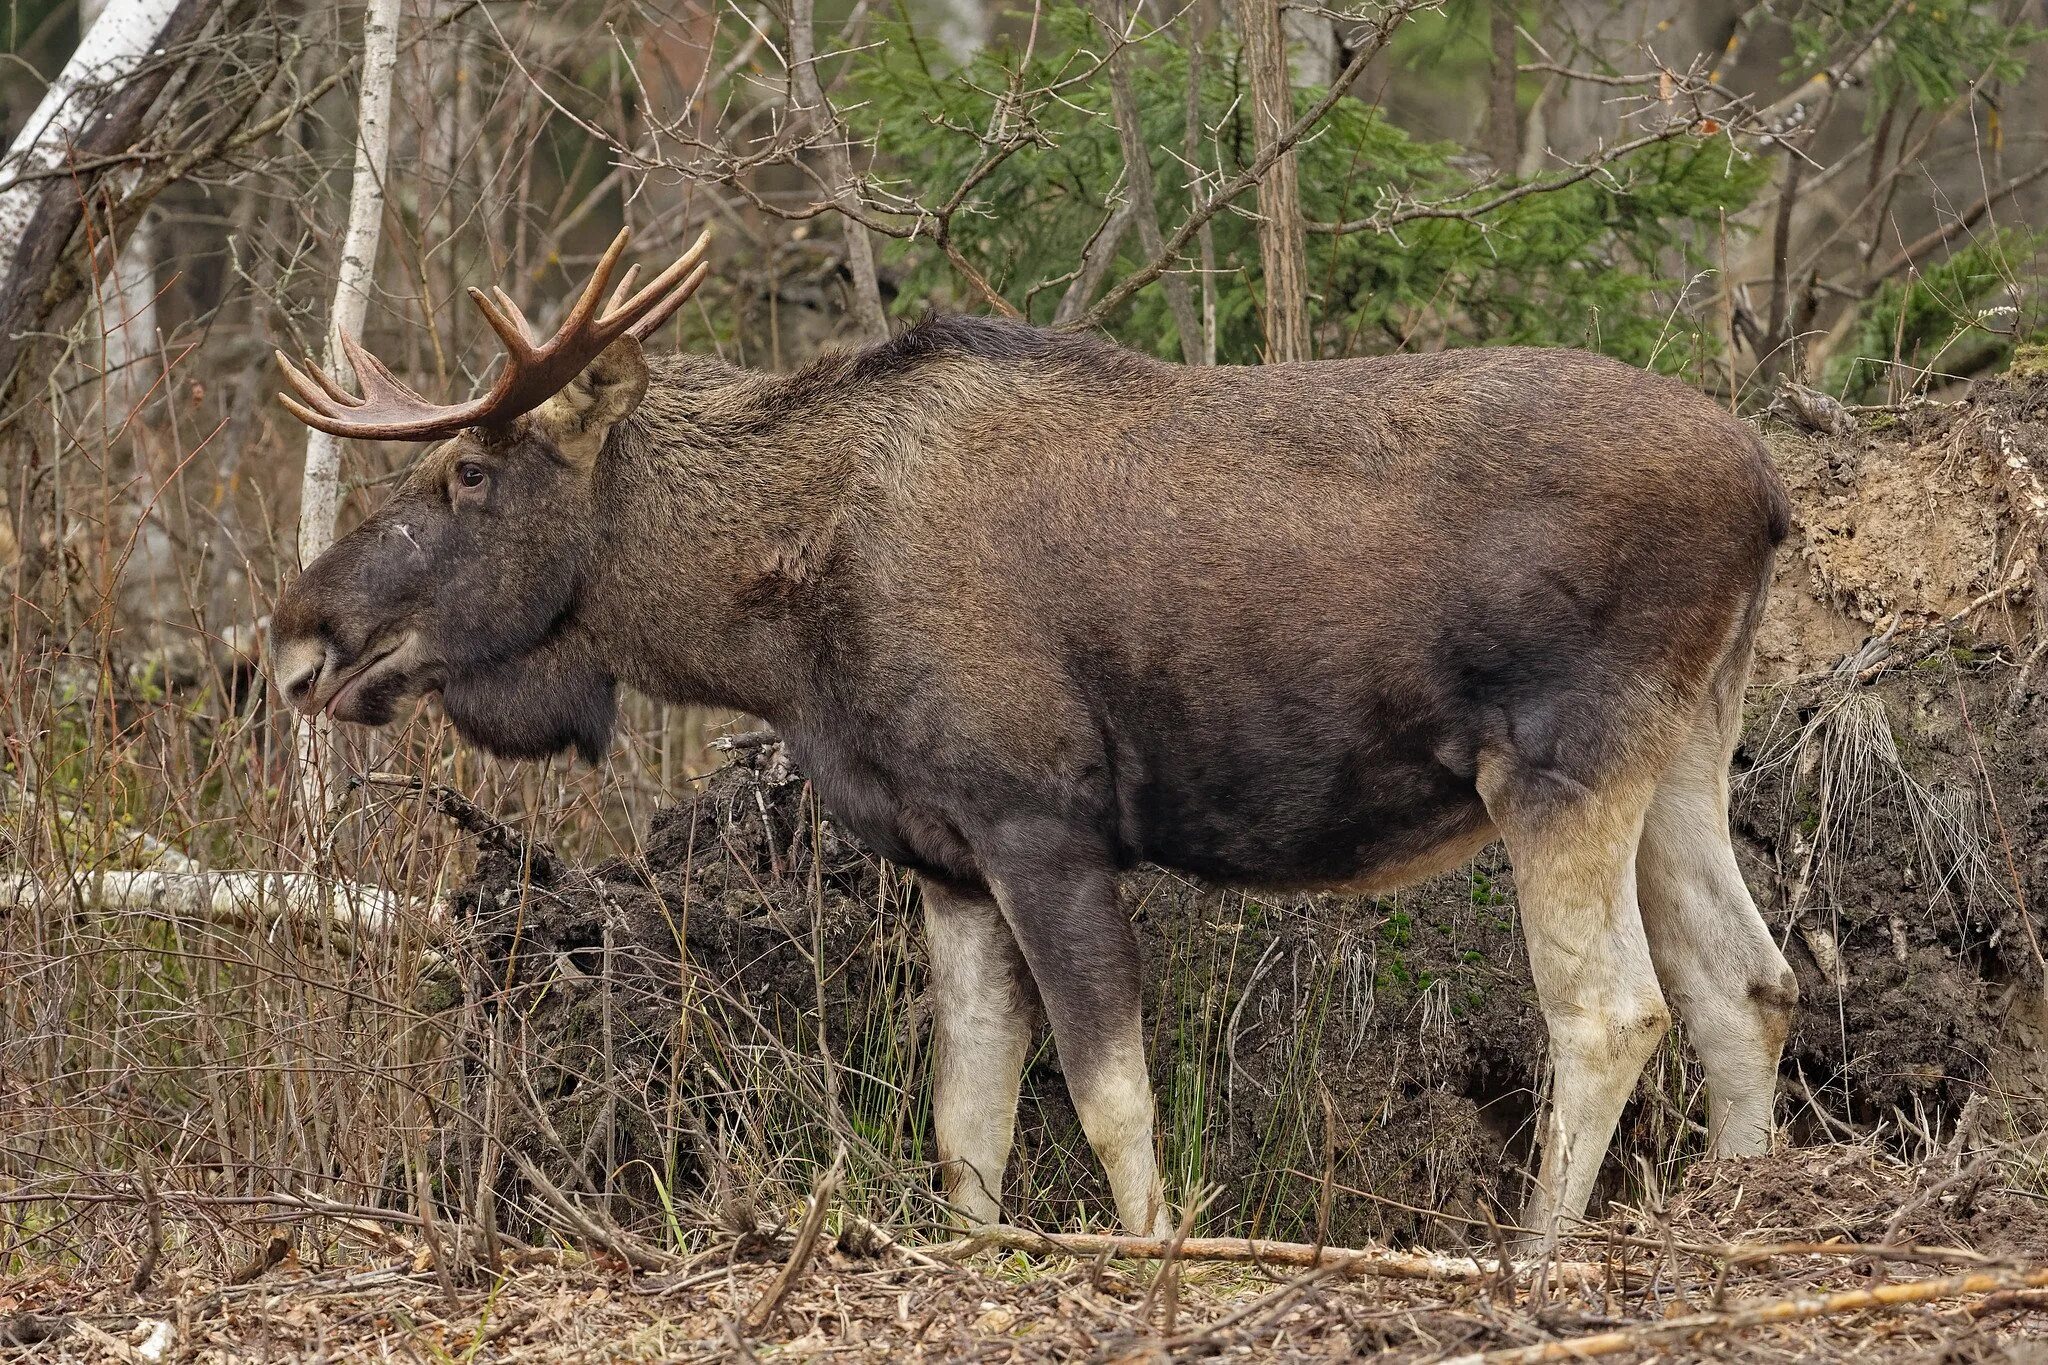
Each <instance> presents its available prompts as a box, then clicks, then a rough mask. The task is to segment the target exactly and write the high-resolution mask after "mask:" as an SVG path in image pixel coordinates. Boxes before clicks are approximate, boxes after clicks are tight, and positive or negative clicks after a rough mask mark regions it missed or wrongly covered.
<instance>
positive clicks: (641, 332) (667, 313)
mask: <svg viewBox="0 0 2048 1365" xmlns="http://www.w3.org/2000/svg"><path fill="white" fill-rule="evenodd" d="M710 273H711V262H709V261H703V262H700V263H699V264H698V266H697V268H696V269H695V270H692V271H691V272H690V276H689V278H688V279H686V280H684V281H683V282H682V283H681V284H679V285H677V286H676V287H675V289H674V291H673V292H671V293H670V294H669V296H668V297H667V298H665V299H663V300H662V301H661V302H660V303H658V304H656V305H655V306H654V307H653V308H650V309H649V310H648V311H647V316H645V317H643V318H641V319H640V320H639V321H638V322H636V323H634V324H633V325H632V326H631V327H629V328H627V329H626V330H627V331H628V332H630V333H631V334H632V337H633V339H634V340H635V341H645V340H647V338H648V337H650V336H652V335H654V332H655V330H656V329H657V328H659V327H660V326H661V324H662V323H664V322H667V321H668V320H669V318H670V317H671V316H672V315H673V314H674V313H675V311H676V309H678V308H680V307H682V306H683V305H684V304H686V303H688V302H689V301H690V295H692V294H694V293H696V292H697V286H698V285H700V284H702V283H704V277H705V276H707V275H709V274H710Z"/></svg>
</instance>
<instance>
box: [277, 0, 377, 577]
mask: <svg viewBox="0 0 2048 1365" xmlns="http://www.w3.org/2000/svg"><path fill="white" fill-rule="evenodd" d="M397 65H398V0H370V4H369V7H368V9H367V10H366V12H365V13H364V16H363V83H362V96H361V103H360V105H359V107H358V109H357V112H356V168H355V178H354V180H353V181H352V182H351V184H350V186H349V196H348V231H347V233H346V235H344V236H343V238H342V243H341V269H340V271H339V273H338V274H337V275H336V278H335V283H334V306H333V308H331V309H330V310H329V311H328V317H327V354H326V355H325V356H324V357H322V364H323V365H324V366H325V368H326V370H327V373H328V374H329V375H330V376H332V377H333V378H334V379H336V380H338V381H340V382H341V383H343V384H346V383H348V382H349V380H350V379H351V378H353V375H352V373H351V372H350V370H349V365H348V359H347V357H346V356H344V355H343V354H342V350H341V342H340V340H339V338H340V337H341V336H342V335H343V334H344V333H346V334H347V335H349V336H351V337H360V336H361V335H362V333H363V320H364V318H365V317H367V316H368V314H369V309H370V277H371V274H372V272H373V271H374V270H375V269H376V266H377V244H378V241H379V239H380V237H381V236H382V231H383V226H384V163H385V161H386V160H387V159H388V158H389V156H390V154H391V78H392V72H393V71H394V70H395V69H396V67H397ZM340 510H341V438H339V437H337V436H330V435H328V434H327V433H326V432H324V431H313V430H311V429H310V428H309V429H308V432H307V437H306V472H305V478H304V480H303V481H302V482H301V484H300V494H299V563H301V564H310V563H312V562H313V561H314V560H315V559H318V558H319V557H320V554H321V552H322V551H324V550H325V549H326V548H327V547H328V546H329V545H332V544H333V543H334V524H335V519H336V518H337V517H338V516H339V514H340Z"/></svg>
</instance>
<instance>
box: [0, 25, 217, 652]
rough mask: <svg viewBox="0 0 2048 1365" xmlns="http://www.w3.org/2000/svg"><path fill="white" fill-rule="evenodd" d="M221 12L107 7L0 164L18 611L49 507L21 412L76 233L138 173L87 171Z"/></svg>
mask: <svg viewBox="0 0 2048 1365" xmlns="http://www.w3.org/2000/svg"><path fill="white" fill-rule="evenodd" d="M218 9H219V4H218V0H109V2H108V3H107V4H106V5H105V7H104V9H103V10H102V11H101V13H100V14H99V15H98V17H97V19H96V21H95V22H94V23H93V24H92V26H91V27H90V28H89V29H88V30H87V31H86V33H85V36H84V38H83V39H82V40H81V41H80V43H79V45H78V50H77V51H76V52H74V53H73V54H72V55H71V59H70V60H69V61H67V62H66V63H65V64H64V69H63V70H62V71H61V72H60V73H59V74H58V76H57V79H56V80H55V81H54V82H53V83H52V84H51V86H50V89H49V90H48V92H46V93H45V95H44V97H43V99H42V101H41V103H40V104H38V105H37V107H36V109H35V111H34V112H33V113H31V114H30V115H29V118H28V121H27V123H25V124H24V125H23V127H22V130H21V133H20V135H19V136H18V137H17V138H16V139H15V141H14V144H13V146H12V147H10V148H9V149H8V152H7V155H6V156H5V157H4V158H0V447H4V449H0V454H4V456H5V458H0V467H4V468H7V469H8V470H9V472H10V475H11V478H10V481H9V487H8V489H7V498H6V501H7V511H8V515H9V517H10V519H11V521H12V528H11V530H12V535H11V536H10V539H12V540H13V541H14V543H15V549H16V561H15V564H14V570H15V575H14V576H15V581H14V583H13V585H12V587H13V590H14V593H15V594H16V596H17V597H18V598H20V599H21V600H24V601H31V602H33V601H38V600H40V599H41V598H42V597H43V596H44V595H45V594H44V593H43V591H42V587H43V583H42V580H43V578H44V576H45V574H46V573H47V571H48V570H49V568H50V567H51V565H52V564H53V563H54V562H55V559H56V555H55V548H54V547H55V543H56V536H57V507H56V501H55V499H56V490H55V484H54V480H53V477H52V476H51V474H50V471H49V470H48V469H47V468H46V467H44V466H43V463H42V461H41V459H40V457H39V452H38V450H37V447H36V443H35V442H34V440H33V439H32V436H31V433H30V432H29V430H28V425H27V424H26V423H24V422H22V421H21V420H20V419H21V415H22V411H23V409H24V408H25V407H26V406H27V403H28V393H29V390H30V389H31V387H32V382H33V381H34V380H35V379H37V378H39V377H41V376H37V375H36V374H35V370H36V369H37V368H38V366H39V365H42V364H45V363H47V361H48V358H49V357H50V356H52V355H54V354H55V353H56V351H57V345H56V344H55V343H54V342H53V341H52V340H51V338H52V337H53V336H54V334H55V333H57V332H58V331H60V330H61V327H60V325H59V318H60V315H61V314H62V313H63V311H64V309H65V308H66V307H67V306H68V305H70V304H71V303H72V302H74V301H75V300H77V299H78V298H80V297H81V296H82V295H84V294H85V293H86V292H87V290H88V289H90V288H91V287H92V271H91V269H90V268H89V267H87V266H82V265H80V264H79V262H78V260H77V257H76V253H77V250H78V248H77V246H76V239H77V237H78V232H79V227H80V224H81V223H83V222H84V221H85V217H86V213H87V210H88V208H89V207H91V206H94V205H98V204H101V203H102V202H103V201H102V197H101V193H102V186H104V185H107V184H109V183H118V182H119V179H120V178H121V177H122V176H123V172H130V173H132V171H133V170H134V169H135V168H134V167H133V166H128V167H122V166H119V165H118V163H116V164H115V165H106V164H97V165H95V164H91V163H94V162H100V161H103V160H104V159H105V158H109V157H112V156H114V155H116V154H118V153H121V152H123V151H126V150H128V149H130V148H132V147H134V146H135V145H136V144H137V143H138V142H140V141H142V140H143V139H144V138H145V137H146V136H147V134H148V131H149V129H148V115H149V112H150V110H151V108H152V107H153V106H155V105H156V104H157V101H158V98H159V97H160V96H161V95H162V94H163V93H164V90H165V89H166V87H167V86H169V85H170V84H171V83H172V82H173V80H174V79H179V78H182V75H183V73H184V72H185V71H186V70H187V69H188V65H189V63H188V61H187V60H186V55H185V54H187V53H189V52H190V50H191V48H192V45H193V40H194V39H196V38H197V37H198V35H199V34H200V32H201V30H202V29H203V28H204V26H205V25H206V23H207V22H208V21H209V20H210V19H211V18H213V17H214V15H215V14H216V13H217V12H218ZM72 167H78V169H75V170H73V169H69V168H72ZM110 178H112V179H111V181H110ZM117 197H119V196H117ZM103 217H104V218H105V219H106V220H108V221H113V220H114V219H116V218H121V217H122V215H119V214H114V213H106V214H104V215H103ZM122 221H129V220H128V219H126V218H122ZM16 616H17V618H18V619H19V620H21V621H22V622H24V623H25V624H24V629H30V630H37V629H39V628H37V627H35V626H34V625H33V622H34V621H36V620H38V619H40V617H39V616H38V614H37V613H35V612H29V613H16ZM16 644H17V646H24V642H23V641H20V640H17V641H16Z"/></svg>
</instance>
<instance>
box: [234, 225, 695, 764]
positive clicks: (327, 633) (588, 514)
mask: <svg viewBox="0 0 2048 1365" xmlns="http://www.w3.org/2000/svg"><path fill="white" fill-rule="evenodd" d="M627 240H628V234H627V233H625V232H621V233H620V234H619V235H618V237H617V238H616V239H614V241H613V242H612V244H611V247H610V249H609V250H607V251H606V252H605V254H604V256H603V258H602V259H601V260H600V261H599V262H598V265H597V269H596V271H595V272H594V273H593V275H592V276H591V279H590V282H589V284H588V285H587V286H586V287H585V288H584V290H583V293H582V294H581V296H580V297H579V298H578V299H577V301H576V303H575V305H574V306H573V307H572V308H571V309H570V310H569V313H568V316H567V317H566V319H565V320H564V321H563V323H562V325H561V328H560V329H559V330H558V331H557V332H556V333H555V335H554V336H553V337H551V338H549V339H548V340H546V341H544V342H542V341H536V340H535V338H534V334H533V331H532V329H531V328H530V327H529V326H528V325H527V322H526V319H525V318H524V317H523V316H522V315H521V313H520V312H519V310H518V308H517V307H516V306H515V305H514V304H513V302H512V300H511V299H510V298H508V297H507V296H506V295H505V294H504V292H503V291H501V290H493V291H492V293H491V295H489V296H487V295H485V294H484V293H483V292H482V291H480V290H476V289H472V290H471V291H470V295H471V297H472V299H474V301H475V303H476V305H477V308H478V309H479V310H480V311H481V312H482V313H483V316H484V320H485V321H486V322H487V323H489V325H490V327H491V330H492V331H494V332H496V333H497V335H498V337H499V338H500V339H501V340H502V341H503V343H504V345H505V350H506V361H505V364H504V367H503V368H502V369H501V370H500V371H499V373H498V377H497V379H496V381H495V382H494V383H493V384H492V385H491V387H490V389H489V391H488V392H486V393H485V394H483V395H482V396H481V397H479V398H476V399H474V400H472V401H470V402H467V403H460V404H451V405H440V404H435V403H432V402H430V401H428V400H427V399H425V398H423V397H421V396H420V395H419V394H417V393H415V392H414V391H413V390H412V389H410V388H408V387H407V386H406V385H404V384H403V383H401V382H400V381H399V380H398V379H397V378H395V377H394V376H393V375H392V373H391V371H390V370H389V369H387V368H386V367H385V366H384V365H383V363H382V362H380V361H378V360H377V359H376V357H374V356H372V355H370V354H369V353H368V352H366V351H365V350H363V348H362V347H361V346H359V345H358V344H357V343H356V342H355V341H353V340H352V339H351V338H349V337H347V336H346V335H344V336H343V337H342V338H341V343H342V346H343V349H344V350H345V352H346V353H347V355H348V358H349V360H350V362H351V363H352V364H353V365H354V367H355V371H356V374H357V377H358V380H359V382H360V384H361V385H362V389H363V393H362V396H361V397H360V398H358V397H355V396H353V395H351V394H349V393H347V392H346V391H345V390H343V389H342V388H341V387H340V386H339V385H338V384H336V383H335V382H334V381H332V380H331V379H329V378H328V377H327V376H326V374H325V373H324V372H323V371H322V370H321V369H320V368H319V367H318V366H317V365H313V364H311V363H310V362H309V363H307V364H306V365H305V367H304V368H301V367H300V366H298V365H295V364H293V363H292V362H291V361H290V360H289V359H287V358H286V357H285V356H284V355H283V354H282V353H280V354H279V355H278V357H277V359H278V364H279V365H280V367H281V368H282V369H283V371H284V374H285V377H286V379H287V380H288V381H289V383H290V385H291V387H292V389H293V390H295V392H296V397H294V396H292V395H289V394H287V395H280V397H281V399H282V401H283V402H284V404H285V406H286V407H287V408H288V409H289V410H290V411H291V412H292V413H293V415H295V416H296V417H298V418H299V419H300V420H301V421H303V422H305V423H306V424H307V425H308V426H312V427H317V428H318V429H320V430H322V431H326V432H330V433H332V434H334V435H337V436H353V437H361V438H364V439H372V440H405V441H435V442H439V444H438V445H436V446H435V447H434V448H433V449H432V450H430V451H429V452H428V453H427V454H426V456H425V457H424V458H423V459H421V460H420V461H419V463H418V464H417V465H415V466H414V467H413V469H412V470H411V471H410V472H409V473H408V474H407V475H406V477H405V480H404V482H403V483H401V484H400V485H399V488H398V491H397V492H396V493H395V494H394V495H393V496H392V497H391V499H390V500H389V501H388V502H387V503H385V505H384V506H383V507H382V508H381V509H379V510H378V511H377V512H376V513H375V514H373V515H372V516H370V517H369V518H368V519H367V520H365V521H364V522H363V523H362V524H361V525H360V526H358V527H357V528H356V529H355V530H354V531H353V532H352V533H350V534H349V535H348V536H346V537H345V538H343V539H342V540H340V541H339V542H337V543H336V544H335V545H334V546H333V547H332V548H330V549H329V550H328V551H327V552H326V553H325V554H323V555H321V556H320V557H319V558H318V559H316V560H315V561H314V562H313V563H312V564H311V565H309V566H308V567H307V569H306V571H305V573H304V574H303V575H301V577H300V578H299V580H298V581H297V582H296V583H295V584H293V585H292V587H291V588H290V589H289V590H288V591H287V592H286V593H285V594H284V595H283V597H282V598H280V600H279V602H278V604H277V609H276V611H275V613H274V614H273V617H272V625H271V630H272V636H273V648H274V651H275V655H274V657H275V660H276V677H277V683H278V686H279V688H280V689H281V691H282V692H283V695H284V697H285V698H286V700H287V701H288V702H290V704H291V705H292V706H293V707H295V708H297V709H298V710H299V711H301V712H303V713H304V714H306V715H309V716H310V715H316V714H318V713H320V712H323V711H324V712H326V713H327V714H329V715H331V716H333V717H335V718H336V719H339V720H346V721H356V722H361V723H365V724H370V725H380V724H383V723H385V722H387V721H389V720H390V719H391V718H392V716H393V714H394V711H395V709H396V708H397V706H398V705H399V704H400V703H402V702H404V701H406V700H409V699H411V698H413V697H417V696H421V695H424V694H427V693H430V692H438V693H440V694H441V700H442V705H443V707H444V708H445V710H446V711H447V714H448V716H449V719H450V720H452V721H453V722H454V723H455V726H456V729H457V730H458V731H459V732H460V733H461V734H462V735H463V736H464V738H466V739H468V740H470V741H471V742H472V743H475V744H478V745H480V746H482V747H484V748H486V749H489V750H491V751H492V752H495V753H499V754H503V755H505V756H507V757H539V756H542V755H546V754H551V753H554V752H557V751H559V750H561V749H563V748H566V747H569V746H572V745H573V746H574V747H575V748H576V749H577V750H578V751H579V752H580V753H582V754H583V755H584V756H585V757H586V758H588V759H591V760H593V761H594V760H595V759H596V758H597V757H598V756H599V755H601V754H602V752H603V750H604V747H605V745H606V743H607V742H608V741H609V739H610V735H611V729H612V720H613V715H614V710H615V705H616V702H615V684H614V680H613V678H612V677H611V676H610V675H609V674H608V673H607V672H606V671H605V670H604V669H603V667H602V666H601V664H599V663H598V662H597V661H596V660H595V659H594V658H593V657H592V655H591V653H590V651H588V650H586V649H579V648H578V647H577V640H576V632H577V623H576V620H575V615H576V613H575V608H576V603H577V594H578V590H579V586H580V584H581V583H582V581H583V579H584V577H585V574H586V572H587V570H588V566H589V563H590V557H591V553H592V550H593V548H594V546H595V545H596V544H597V543H598V542H600V541H601V539H602V535H603V528H602V518H601V516H600V515H599V508H598V506H597V504H596V500H595V497H594V489H595V473H596V469H597V466H598V462H599V458H600V456H601V454H602V453H603V451H604V448H605V444H606V441H607V439H608V438H609V437H610V435H611V433H612V430H613V428H614V427H616V426H617V425H618V424H619V423H620V422H622V421H623V420H625V419H626V418H627V417H629V416H630V415H631V414H632V413H633V411H634V409H635V408H636V407H637V406H638V405H639V403H640V400H641V398H642V397H643V396H644V395H645V394H646V391H647V382H648V374H647V364H646V361H645V359H644V357H643V356H642V354H641V349H640V343H641V340H642V339H643V338H645V337H646V336H647V335H648V334H649V333H651V332H652V331H654V329H656V328H657V327H659V326H660V325H661V324H662V323H663V322H664V321H666V320H667V319H668V317H669V316H670V315H671V314H673V313H674V312H675V310H676V309H677V308H679V307H681V306H682V304H683V302H684V301H685V300H687V299H688V298H689V297H690V295H691V294H692V293H693V292H694V291H695V290H696V288H697V287H698V285H700V284H701V283H702V282H703V280H704V277H705V274H706V273H707V271H708V269H709V267H708V266H707V265H706V264H704V260H703V258H704V254H705V251H706V249H707V247H708V245H709V234H708V233H706V234H705V235H704V236H701V237H699V238H698V239H697V242H696V244H695V245H693V246H692V247H691V248H690V250H689V251H688V252H686V253H684V255H683V256H682V257H681V259H679V260H678V261H676V262H675V264H673V265H671V266H670V267H669V268H668V269H667V270H665V271H663V272H662V274H661V275H660V276H659V277H658V278H656V279H654V280H653V281H652V282H650V283H649V284H648V285H647V286H646V287H645V288H644V289H641V290H639V292H637V293H635V292H633V285H634V282H635V279H634V277H635V275H636V274H637V267H634V268H629V269H628V270H627V272H626V274H625V276H624V278H623V279H622V280H621V281H620V282H619V286H618V288H617V290H616V291H614V292H613V294H612V296H611V299H610V301H609V303H608V304H606V305H605V307H604V308H603V309H602V311H600V309H599V306H598V305H599V300H600V299H601V298H602V296H603V292H604V289H605V287H606V285H607V284H608V283H609V282H610V280H611V276H612V272H613V270H614V269H615V268H616V266H617V264H618V261H619V258H620V256H621V255H622V254H623V253H624V251H625V248H626V243H627Z"/></svg>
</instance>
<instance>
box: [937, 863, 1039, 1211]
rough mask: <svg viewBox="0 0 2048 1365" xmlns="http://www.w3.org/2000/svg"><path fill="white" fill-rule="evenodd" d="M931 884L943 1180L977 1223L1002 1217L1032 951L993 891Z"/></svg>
mask: <svg viewBox="0 0 2048 1365" xmlns="http://www.w3.org/2000/svg"><path fill="white" fill-rule="evenodd" d="M923 891H924V906H925V940H926V943H927V944H928V945H929V948H930V956H931V1005H932V1038H933V1044H934V1053H935V1055H934V1058H933V1068H932V1072H933V1074H932V1127H933V1129H934V1133H935V1136H936V1138H937V1141H938V1149H939V1162H940V1174H941V1180H942V1182H943V1185H944V1188H945V1191H946V1199H947V1202H948V1203H949V1204H951V1205H952V1206H953V1208H954V1209H955V1210H956V1211H957V1212H958V1213H959V1214H960V1215H961V1216H962V1217H963V1218H965V1219H966V1220H967V1221H968V1222H969V1223H970V1224H974V1225H981V1224H989V1223H999V1222H1001V1221H1002V1195H1003V1170H1004V1167H1006V1166H1007V1165H1008V1164H1009V1160H1010V1145H1011V1142H1012V1140H1013V1138H1014V1135H1015V1132H1016V1126H1017V1090H1018V1086H1019V1083H1020V1082H1021V1079H1022V1077H1023V1072H1024V1062H1025V1059H1026V1057H1027V1056H1028V1054H1029V1051H1030V1047H1031V1006H1030V1002H1029V1000H1028V998H1027V988H1026V986H1025V968H1024V960H1023V958H1022V956H1021V955H1020V954H1019V953H1018V951H1017V943H1016V940H1015V939H1014V938H1012V937H1011V934H1010V928H1009V926H1008V925H1007V924H1005V923H1004V922H1003V918H1002V914H1001V912H1000V911H999V910H997V908H996V904H995V902H994V901H993V900H989V899H986V898H976V897H967V896H961V895H958V894H956V893H953V892H949V891H946V890H944V889H943V888H939V887H935V886H934V885H933V884H932V883H930V882H926V883H924V884H923Z"/></svg>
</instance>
